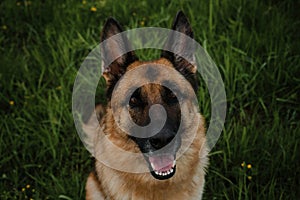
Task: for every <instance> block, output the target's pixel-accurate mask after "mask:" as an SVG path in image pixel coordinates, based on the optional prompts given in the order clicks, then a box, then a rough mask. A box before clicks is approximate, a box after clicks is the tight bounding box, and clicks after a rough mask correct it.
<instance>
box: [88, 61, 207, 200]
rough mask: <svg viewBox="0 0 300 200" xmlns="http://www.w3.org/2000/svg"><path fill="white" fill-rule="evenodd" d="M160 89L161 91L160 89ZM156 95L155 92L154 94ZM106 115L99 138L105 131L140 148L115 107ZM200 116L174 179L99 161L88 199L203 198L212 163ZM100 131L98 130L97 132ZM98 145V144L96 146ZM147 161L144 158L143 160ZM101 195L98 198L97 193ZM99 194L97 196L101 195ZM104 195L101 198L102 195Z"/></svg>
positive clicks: (132, 147)
mask: <svg viewBox="0 0 300 200" xmlns="http://www.w3.org/2000/svg"><path fill="white" fill-rule="evenodd" d="M155 63H163V64H164V65H166V66H170V67H171V63H170V62H168V61H167V60H165V59H160V60H157V61H155ZM141 64H142V63H141V62H134V63H133V64H132V65H130V66H129V67H128V70H130V69H133V68H136V67H138V66H139V65H141ZM144 90H145V92H147V90H148V92H151V93H152V94H155V92H154V91H155V90H159V88H155V87H153V86H152V88H151V87H149V86H148V87H145V88H144ZM156 92H158V91H156ZM154 96H155V95H154ZM106 112H107V113H106V115H104V117H103V118H102V119H101V124H103V125H104V128H103V131H100V132H99V133H98V134H100V136H99V138H98V139H99V140H101V138H102V136H101V135H103V137H104V135H106V136H108V137H109V140H110V141H112V142H113V143H114V144H115V145H117V146H119V147H121V148H122V149H124V150H128V151H133V152H139V150H138V148H137V145H136V144H135V143H134V142H133V141H131V140H130V139H128V137H127V136H126V134H125V133H123V132H122V131H121V130H119V129H118V128H116V124H115V122H114V118H113V116H112V113H111V109H110V108H109V107H108V108H107V110H106ZM199 116H200V123H199V127H198V133H197V134H196V138H195V139H194V140H193V143H192V144H191V146H190V147H189V149H188V150H187V151H186V152H185V153H184V154H183V155H182V156H181V157H180V158H179V159H178V160H177V172H176V174H175V175H174V177H172V178H171V179H168V180H163V181H160V180H156V179H154V178H153V177H152V176H151V175H150V173H143V174H131V173H125V172H121V171H117V170H114V169H111V168H109V167H107V166H105V165H103V164H102V163H101V162H98V161H96V172H97V174H96V175H95V173H91V174H90V176H89V178H88V181H87V185H86V193H87V196H86V199H99V198H100V195H98V193H99V194H100V193H101V194H102V195H103V196H105V199H111V200H114V199H115V200H118V199H122V200H126V199H128V200H129V199H149V200H153V199H197V200H198V199H199V197H200V196H201V194H202V192H203V191H202V190H203V186H204V175H205V167H206V166H207V163H208V158H207V151H206V146H205V127H204V119H203V117H202V116H201V115H200V114H199ZM95 134H96V133H95ZM96 149H97V147H96ZM107 152H108V153H110V154H112V155H111V156H114V159H116V160H118V161H119V163H120V165H127V162H128V161H127V160H126V159H123V158H119V157H118V155H115V154H114V151H113V149H107ZM139 162H143V161H139ZM96 194H97V195H98V196H99V198H94V197H95V196H97V195H96ZM98 196H97V197H98ZM100 199H101V198H100Z"/></svg>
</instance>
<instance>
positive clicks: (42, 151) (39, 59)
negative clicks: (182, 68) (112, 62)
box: [0, 0, 300, 200]
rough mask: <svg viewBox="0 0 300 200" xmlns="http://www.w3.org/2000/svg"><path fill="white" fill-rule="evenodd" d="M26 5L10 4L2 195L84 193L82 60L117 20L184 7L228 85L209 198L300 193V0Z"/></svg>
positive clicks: (0, 24) (156, 21)
mask: <svg viewBox="0 0 300 200" xmlns="http://www.w3.org/2000/svg"><path fill="white" fill-rule="evenodd" d="M25 2H26V1H17V2H16V1H9V0H5V1H1V3H0V10H1V14H0V44H1V45H0V63H1V66H0V80H1V81H0V89H1V93H0V108H1V109H0V117H1V120H0V130H1V135H0V155H1V156H0V199H26V198H27V199H29V198H33V199H83V198H84V187H85V180H86V177H87V175H88V172H89V171H90V170H91V169H92V161H91V159H90V157H91V156H90V155H89V153H88V152H87V151H86V149H85V148H84V147H83V145H82V143H81V141H80V139H79V137H78V135H77V134H76V131H75V126H74V123H73V118H72V113H71V101H72V99H71V97H72V88H73V83H74V80H75V77H76V72H77V70H78V69H79V67H80V64H81V62H82V61H83V59H84V58H85V56H87V55H88V53H89V52H90V51H91V50H92V49H93V47H95V46H96V45H97V44H98V43H99V42H100V41H99V40H100V32H101V28H102V25H103V23H104V21H105V19H106V18H107V17H109V16H114V17H115V18H116V19H118V20H119V21H120V22H121V24H123V25H124V27H125V28H126V29H130V28H136V27H141V26H142V25H143V24H144V26H157V27H170V24H171V21H172V19H173V16H174V15H175V13H176V12H177V10H180V9H181V10H183V11H184V12H185V13H186V15H187V16H188V17H189V18H190V21H191V24H192V27H193V30H194V32H195V35H196V40H197V41H198V42H200V43H201V44H202V46H203V47H204V48H205V49H206V50H207V51H208V52H209V54H210V55H211V57H212V58H213V59H214V61H215V62H216V64H217V66H218V67H219V70H220V72H221V74H222V77H223V79H224V84H225V87H226V92H227V100H228V112H227V118H226V123H225V128H224V131H223V133H222V135H221V137H220V139H219V141H218V143H217V144H216V146H215V147H214V148H213V150H212V151H211V152H210V163H211V164H210V167H209V170H208V175H207V177H206V180H207V182H206V189H205V194H204V199H241V200H242V199H299V198H300V194H299V188H300V168H299V163H300V162H299V158H300V153H299V152H300V148H299V141H300V140H299V139H300V123H299V120H300V104H299V101H300V98H299V94H300V93H299V91H300V51H299V50H300V39H299V32H300V29H299V27H300V19H299V15H298V12H299V9H298V8H299V6H300V4H299V1H275V0H274V1H271V0H267V1H264V2H262V1H258V0H254V1H246V0H233V1H229V0H224V1H223V0H222V1H221V0H211V1H199V2H196V1H182V3H176V2H177V1H166V0H163V1H136V2H135V3H132V1H129V0H125V1H111V3H110V2H109V1H108V0H106V1H105V0H99V1H90V0H87V1H86V4H83V3H82V2H81V1H75V0H67V1H58V0H54V1H31V4H30V5H28V3H27V5H26V3H25ZM92 6H95V7H96V8H97V11H96V12H92V11H90V8H91V7H92ZM201 91H202V93H201V94H199V98H200V104H201V105H200V106H201V109H202V111H203V114H204V115H205V116H206V117H209V116H210V114H209V111H210V110H209V108H210V106H209V102H208V101H209V99H208V100H207V101H205V98H209V97H208V95H207V91H206V90H205V86H203V87H202V88H201ZM203 99H204V100H203ZM10 101H13V102H14V105H10V103H9V102H10ZM97 101H102V100H101V99H100V100H97ZM243 162H245V163H246V164H251V165H252V167H251V169H247V167H241V163H243ZM250 176H251V177H252V179H251V180H249V177H250ZM26 185H30V188H29V189H28V188H26ZM23 188H25V191H22V189H23ZM32 189H34V191H32Z"/></svg>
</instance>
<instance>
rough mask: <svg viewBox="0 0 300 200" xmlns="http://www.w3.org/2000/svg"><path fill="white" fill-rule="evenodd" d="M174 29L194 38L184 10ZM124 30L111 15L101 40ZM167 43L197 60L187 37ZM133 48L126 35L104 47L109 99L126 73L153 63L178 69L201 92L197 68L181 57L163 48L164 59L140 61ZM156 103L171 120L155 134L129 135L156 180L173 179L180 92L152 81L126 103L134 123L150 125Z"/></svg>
mask: <svg viewBox="0 0 300 200" xmlns="http://www.w3.org/2000/svg"><path fill="white" fill-rule="evenodd" d="M172 29H173V30H175V31H178V32H180V33H183V34H185V35H187V36H189V37H191V38H193V32H192V29H191V26H190V23H189V22H188V20H187V18H186V17H185V15H184V14H183V13H182V12H178V13H177V15H176V17H175V19H174V22H173V25H172ZM122 31H123V30H122V28H121V26H120V24H119V23H118V22H117V21H116V20H115V19H113V18H109V19H108V20H107V21H106V23H105V25H104V28H103V33H102V37H101V41H105V40H106V39H108V38H110V37H111V36H113V35H116V34H118V33H121V32H122ZM165 46H166V47H168V48H167V49H174V51H173V52H175V51H176V52H178V51H180V52H184V55H185V56H186V58H190V59H189V60H193V57H194V55H193V54H192V53H190V54H188V55H186V53H185V51H186V49H187V48H188V47H187V43H186V41H185V39H184V38H182V39H181V40H178V38H177V39H176V40H175V39H174V38H173V37H172V36H169V37H168V39H167V41H166V44H165ZM129 49H131V48H130V44H129V41H128V39H127V38H126V37H125V36H123V35H122V36H121V37H120V39H118V40H117V41H115V40H108V41H107V42H106V43H105V45H104V47H103V49H102V59H103V63H104V73H103V76H104V78H105V80H106V84H107V92H106V95H107V98H108V102H110V101H111V97H112V92H113V90H114V87H115V86H116V84H117V82H118V81H119V80H120V79H121V78H122V76H123V75H124V74H125V73H126V72H128V71H129V70H131V69H134V68H138V67H139V66H141V65H149V66H151V65H153V64H159V65H164V66H166V67H170V68H173V69H175V70H177V72H179V73H180V74H181V76H183V77H185V79H186V80H187V81H188V82H189V83H190V84H191V86H192V87H193V89H194V91H195V92H196V91H197V87H198V84H197V83H198V82H197V76H196V71H197V70H196V67H195V66H194V65H193V64H191V63H190V62H188V61H187V60H185V59H184V58H182V57H181V56H179V55H177V54H174V53H172V52H170V51H165V50H163V51H162V52H161V58H160V59H158V60H154V61H147V62H142V61H139V59H138V57H137V56H136V54H135V52H134V51H127V50H129ZM124 50H125V52H127V53H126V54H123V55H121V52H124ZM115 55H120V56H119V57H118V58H117V59H115V60H114V61H113V62H112V63H109V62H108V60H110V58H112V57H115ZM181 55H183V54H181ZM142 77H143V74H141V78H142ZM137 78H139V77H137ZM156 104H159V105H162V106H163V107H164V109H165V111H166V115H167V119H166V122H165V124H164V126H163V128H162V129H161V130H160V131H159V132H158V133H157V134H155V135H154V136H151V137H146V138H140V137H135V136H131V135H128V136H127V137H128V138H129V139H130V140H132V141H134V143H135V144H136V145H137V146H138V148H139V149H140V151H141V152H142V153H143V155H144V158H145V160H146V161H147V163H148V167H149V170H150V172H151V174H152V176H153V177H154V178H156V179H160V180H164V179H168V178H171V177H172V176H173V175H174V174H175V171H176V153H177V151H178V149H179V148H180V145H181V136H180V135H179V134H177V132H178V129H179V125H180V123H181V118H182V115H183V113H181V110H180V105H179V100H178V99H177V96H176V94H174V93H173V91H171V90H170V89H169V88H167V87H165V86H162V85H160V84H155V83H149V84H145V85H143V86H141V87H139V88H137V89H136V90H135V91H134V92H133V93H132V95H131V97H130V100H129V102H128V104H127V105H125V106H127V108H128V111H129V113H130V117H131V118H132V121H133V122H135V123H136V124H137V125H139V126H146V125H147V124H149V123H150V117H149V112H150V108H151V107H152V106H153V105H156ZM109 106H110V105H109ZM154 115H155V113H154ZM152 120H154V121H152V122H151V123H156V121H157V122H159V121H160V120H162V119H161V116H159V115H156V116H155V117H154V118H152ZM158 152H159V153H158Z"/></svg>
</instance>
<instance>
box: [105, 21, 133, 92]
mask: <svg viewBox="0 0 300 200" xmlns="http://www.w3.org/2000/svg"><path fill="white" fill-rule="evenodd" d="M122 31H123V29H122V27H121V25H120V24H119V23H118V22H117V21H116V20H115V19H114V18H108V19H107V21H106V23H105V24H104V27H103V31H102V35H101V42H102V46H101V57H102V61H103V62H102V70H103V76H104V78H105V80H106V85H107V92H106V95H107V97H108V98H110V97H111V94H112V91H113V88H114V86H115V84H116V83H117V81H118V80H119V79H120V78H121V76H122V75H123V74H124V73H125V72H126V68H127V66H128V65H129V64H131V63H133V62H134V61H136V60H138V58H137V57H136V55H135V53H134V51H131V49H132V48H131V45H130V44H129V41H128V38H127V37H126V36H125V35H124V34H120V33H121V32H122ZM112 36H114V37H112ZM124 52H126V53H125V54H123V53H124Z"/></svg>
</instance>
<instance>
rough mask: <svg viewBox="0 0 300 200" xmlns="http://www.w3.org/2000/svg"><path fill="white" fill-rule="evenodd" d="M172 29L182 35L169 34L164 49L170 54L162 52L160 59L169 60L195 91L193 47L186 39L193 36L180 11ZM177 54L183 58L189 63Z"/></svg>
mask: <svg viewBox="0 0 300 200" xmlns="http://www.w3.org/2000/svg"><path fill="white" fill-rule="evenodd" d="M172 29H173V30H174V31H177V32H180V33H182V34H184V35H181V34H174V33H173V32H171V34H170V35H169V36H168V39H167V41H166V44H165V49H168V50H170V51H171V52H170V51H167V50H163V51H162V53H161V57H163V58H166V59H168V60H170V61H171V62H172V64H173V65H174V67H175V68H176V69H177V70H178V71H179V72H180V73H181V74H182V75H183V76H185V77H186V79H187V80H188V81H189V82H190V83H191V84H192V86H193V88H194V90H195V91H196V90H197V87H198V81H197V76H196V72H197V67H196V65H195V56H194V51H195V46H194V43H192V42H191V40H189V39H187V38H188V37H190V38H193V37H194V35H193V31H192V28H191V25H190V23H189V21H188V19H187V17H186V16H185V15H184V13H183V12H182V11H179V12H178V13H177V14H176V17H175V19H174V21H173V25H172ZM186 36H188V37H186ZM178 54H180V55H182V56H184V57H185V58H186V59H187V60H189V61H190V62H189V61H187V60H186V59H184V58H183V57H181V56H179V55H178Z"/></svg>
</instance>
